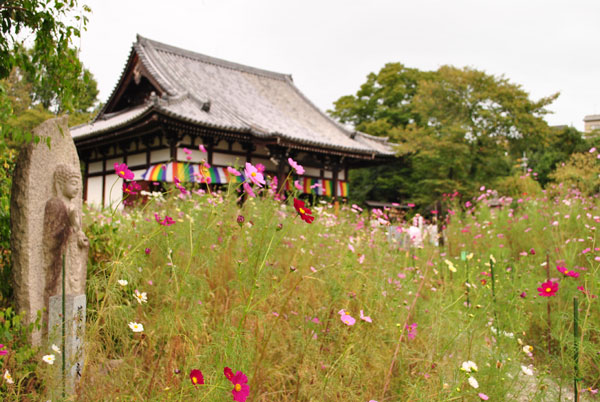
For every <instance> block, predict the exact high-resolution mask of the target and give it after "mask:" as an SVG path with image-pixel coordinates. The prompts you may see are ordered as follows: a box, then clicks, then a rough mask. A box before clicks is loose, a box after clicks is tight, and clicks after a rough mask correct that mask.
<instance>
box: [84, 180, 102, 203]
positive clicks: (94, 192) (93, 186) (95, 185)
mask: <svg viewBox="0 0 600 402" xmlns="http://www.w3.org/2000/svg"><path fill="white" fill-rule="evenodd" d="M87 180H88V181H87V201H86V202H87V204H88V205H95V206H97V207H100V206H102V176H98V177H88V179H87Z"/></svg>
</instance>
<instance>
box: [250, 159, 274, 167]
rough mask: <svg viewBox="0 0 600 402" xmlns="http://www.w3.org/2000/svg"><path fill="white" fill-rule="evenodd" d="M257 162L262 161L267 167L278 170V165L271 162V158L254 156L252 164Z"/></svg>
mask: <svg viewBox="0 0 600 402" xmlns="http://www.w3.org/2000/svg"><path fill="white" fill-rule="evenodd" d="M257 163H262V164H263V165H265V168H266V169H267V170H277V165H275V164H274V163H273V162H271V160H270V159H263V158H252V164H253V165H256V164H257Z"/></svg>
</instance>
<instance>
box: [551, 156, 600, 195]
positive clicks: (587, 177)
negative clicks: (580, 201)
mask: <svg viewBox="0 0 600 402" xmlns="http://www.w3.org/2000/svg"><path fill="white" fill-rule="evenodd" d="M596 155H597V154H596V153H590V152H586V153H575V154H573V155H571V157H570V158H569V160H568V161H567V162H566V163H562V164H561V165H560V166H559V167H558V168H557V169H556V171H555V172H554V173H552V174H551V175H550V177H551V178H552V179H554V180H556V181H557V182H560V183H563V184H565V185H566V186H567V187H574V188H577V189H579V190H581V191H582V192H583V193H584V194H586V195H592V194H596V193H598V191H599V190H600V163H598V158H597V157H596Z"/></svg>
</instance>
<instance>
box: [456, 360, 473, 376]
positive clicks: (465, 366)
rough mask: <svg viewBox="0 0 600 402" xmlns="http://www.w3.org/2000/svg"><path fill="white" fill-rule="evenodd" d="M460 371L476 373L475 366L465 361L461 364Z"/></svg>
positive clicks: (469, 361)
mask: <svg viewBox="0 0 600 402" xmlns="http://www.w3.org/2000/svg"><path fill="white" fill-rule="evenodd" d="M460 369H461V370H463V371H466V372H467V373H470V372H475V371H477V364H475V362H472V361H471V360H467V361H466V362H463V364H462V366H461V368H460Z"/></svg>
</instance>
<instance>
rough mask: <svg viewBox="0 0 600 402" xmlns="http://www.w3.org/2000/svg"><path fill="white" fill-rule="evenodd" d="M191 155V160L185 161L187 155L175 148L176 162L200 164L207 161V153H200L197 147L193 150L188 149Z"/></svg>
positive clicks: (181, 149) (180, 149)
mask: <svg viewBox="0 0 600 402" xmlns="http://www.w3.org/2000/svg"><path fill="white" fill-rule="evenodd" d="M188 149H189V148H188ZM190 151H192V153H191V154H190V155H189V156H191V157H192V159H189V160H188V159H187V157H188V154H186V153H185V152H183V148H177V160H178V161H181V162H190V163H200V162H202V161H207V160H208V153H207V152H201V151H200V150H199V149H198V148H197V147H196V148H194V149H190Z"/></svg>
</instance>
